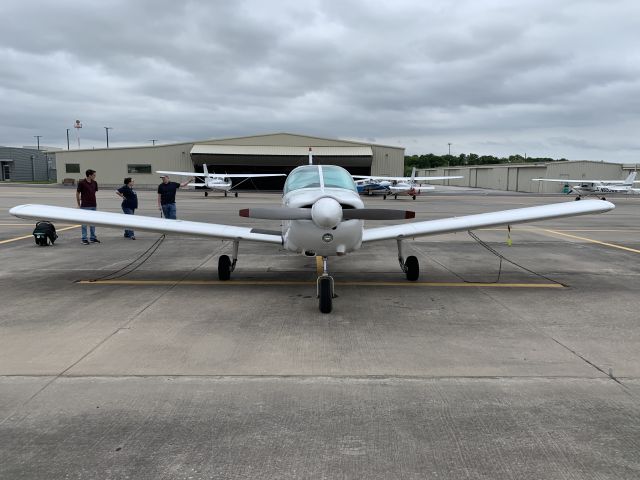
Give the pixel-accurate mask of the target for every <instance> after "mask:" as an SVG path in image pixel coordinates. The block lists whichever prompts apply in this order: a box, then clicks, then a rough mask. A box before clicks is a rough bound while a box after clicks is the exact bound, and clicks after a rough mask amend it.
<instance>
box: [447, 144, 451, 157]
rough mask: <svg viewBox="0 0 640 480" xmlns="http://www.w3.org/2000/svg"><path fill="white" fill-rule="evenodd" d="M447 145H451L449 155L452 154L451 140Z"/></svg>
mask: <svg viewBox="0 0 640 480" xmlns="http://www.w3.org/2000/svg"><path fill="white" fill-rule="evenodd" d="M447 145H449V155H451V142H449V143H448V144H447Z"/></svg>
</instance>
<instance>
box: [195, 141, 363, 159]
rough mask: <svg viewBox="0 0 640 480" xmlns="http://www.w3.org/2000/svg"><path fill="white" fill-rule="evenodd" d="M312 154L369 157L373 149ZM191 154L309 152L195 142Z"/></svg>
mask: <svg viewBox="0 0 640 480" xmlns="http://www.w3.org/2000/svg"><path fill="white" fill-rule="evenodd" d="M311 148H312V152H313V155H317V156H324V155H327V156H350V157H358V156H363V157H371V156H373V150H372V149H371V147H370V146H360V147H356V146H341V147H313V146H312V147H311ZM191 154H192V155H194V154H195V155H197V154H204V155H207V154H208V155H259V156H266V155H278V156H285V155H292V156H305V155H308V154H309V147H289V146H282V145H210V144H207V145H203V144H196V145H194V146H193V148H192V149H191Z"/></svg>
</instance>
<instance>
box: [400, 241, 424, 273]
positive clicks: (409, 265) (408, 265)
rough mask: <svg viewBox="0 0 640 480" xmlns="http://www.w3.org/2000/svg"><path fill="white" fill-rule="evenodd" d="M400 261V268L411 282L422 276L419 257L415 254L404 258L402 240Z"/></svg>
mask: <svg viewBox="0 0 640 480" xmlns="http://www.w3.org/2000/svg"><path fill="white" fill-rule="evenodd" d="M398 262H399V263H400V268H401V269H402V271H403V272H404V273H405V274H406V276H407V280H409V281H411V282H415V281H416V280H418V277H419V276H420V262H418V259H417V257H414V256H413V255H411V256H409V257H407V259H406V260H405V259H404V255H403V253H402V240H398Z"/></svg>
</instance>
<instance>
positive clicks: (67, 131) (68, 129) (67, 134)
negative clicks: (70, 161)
mask: <svg viewBox="0 0 640 480" xmlns="http://www.w3.org/2000/svg"><path fill="white" fill-rule="evenodd" d="M69 130H71V129H70V128H67V150H69Z"/></svg>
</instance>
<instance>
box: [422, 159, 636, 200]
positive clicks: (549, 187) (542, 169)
mask: <svg viewBox="0 0 640 480" xmlns="http://www.w3.org/2000/svg"><path fill="white" fill-rule="evenodd" d="M636 167H637V166H636V165H623V164H620V163H609V162H596V161H591V160H573V161H564V160H563V161H557V162H545V163H508V164H499V165H469V166H461V167H443V168H430V169H423V170H419V171H418V175H421V176H457V175H462V176H463V177H464V178H460V179H452V180H443V181H439V182H430V183H433V184H436V185H438V184H440V185H452V186H460V187H472V188H488V189H492V190H505V191H511V192H530V193H563V192H564V193H566V192H567V191H568V190H567V187H566V186H565V185H564V184H562V183H555V182H534V181H533V179H534V178H556V179H567V180H583V179H584V180H600V179H602V180H623V179H624V178H625V177H627V176H628V175H629V173H630V172H631V171H633V170H634V169H636Z"/></svg>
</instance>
